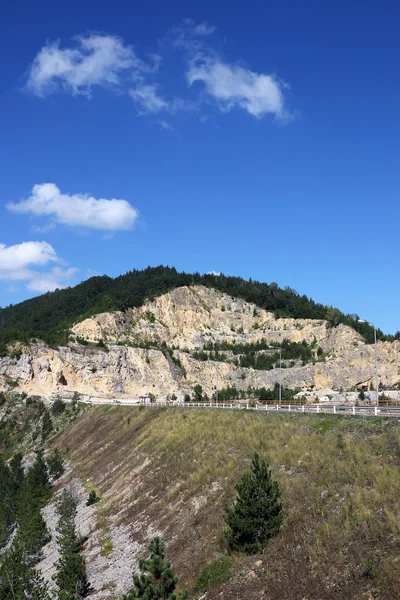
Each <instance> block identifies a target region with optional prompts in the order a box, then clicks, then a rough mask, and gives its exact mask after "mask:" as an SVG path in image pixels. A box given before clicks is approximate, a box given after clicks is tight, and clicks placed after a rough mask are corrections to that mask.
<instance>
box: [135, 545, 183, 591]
mask: <svg viewBox="0 0 400 600" xmlns="http://www.w3.org/2000/svg"><path fill="white" fill-rule="evenodd" d="M149 551H150V558H147V559H143V558H141V559H140V560H139V569H140V571H141V573H140V574H134V575H133V583H134V586H135V587H134V588H133V589H132V590H130V592H128V594H126V595H124V597H123V598H124V600H136V599H137V598H142V599H143V600H186V598H187V597H188V594H187V592H184V593H183V594H176V593H175V588H176V586H177V583H178V578H177V577H176V576H175V575H174V574H173V572H172V570H171V563H170V562H169V561H168V560H166V559H165V542H164V540H162V539H161V538H160V537H154V538H153V539H152V540H151V541H150V545H149Z"/></svg>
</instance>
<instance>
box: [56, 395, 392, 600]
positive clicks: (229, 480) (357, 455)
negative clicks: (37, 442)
mask: <svg viewBox="0 0 400 600" xmlns="http://www.w3.org/2000/svg"><path fill="white" fill-rule="evenodd" d="M128 418H130V419H131V421H130V426H129V427H127V426H126V422H127V419H128ZM99 432H102V433H103V434H106V437H107V442H108V443H107V444H105V443H104V439H105V437H104V435H99ZM56 445H57V447H59V448H60V449H63V448H67V447H68V448H69V449H70V457H69V460H70V462H71V464H72V465H76V466H77V467H78V466H79V471H77V472H78V473H82V472H83V473H84V474H85V477H88V478H90V481H92V482H93V485H94V486H98V487H100V486H101V489H102V495H103V498H104V500H102V502H105V504H104V507H105V508H106V509H107V510H108V511H109V515H110V517H116V516H117V515H118V519H119V523H120V524H121V525H127V524H129V523H132V522H135V521H138V520H139V519H143V520H145V522H150V523H152V526H153V527H154V529H155V530H158V531H160V530H161V531H163V533H164V535H165V539H166V540H167V543H168V558H169V560H171V563H172V565H173V567H174V571H175V572H176V573H177V574H179V580H180V584H181V585H182V587H187V588H188V589H189V590H193V592H191V595H190V597H191V598H196V597H199V596H200V595H201V594H200V593H197V595H196V593H195V591H194V588H195V582H196V580H197V578H198V577H199V575H200V573H201V572H202V569H203V568H204V567H205V566H206V565H208V564H209V563H212V562H213V561H214V559H215V558H216V557H217V556H218V555H219V554H221V545H220V541H219V540H220V534H221V533H222V531H223V529H224V514H225V511H224V508H225V506H233V505H234V502H235V497H236V493H235V485H236V484H237V482H238V473H239V474H241V473H243V472H247V471H249V470H250V469H251V464H250V461H249V456H253V454H254V451H257V452H258V454H259V455H260V456H261V457H268V462H269V465H270V469H271V472H272V475H273V479H274V480H278V481H279V485H280V488H281V490H282V496H281V500H282V505H283V514H284V521H283V523H282V528H281V530H280V532H279V533H278V535H276V536H274V537H272V538H271V539H270V540H269V542H268V546H267V549H266V551H265V552H264V553H263V554H262V555H261V556H260V555H255V556H245V555H242V554H234V555H233V557H232V558H233V562H232V566H231V567H230V572H229V576H228V577H227V578H226V579H225V581H224V583H210V592H209V593H208V596H209V597H210V598H219V597H220V593H221V592H223V595H222V596H221V597H224V598H261V597H262V594H263V593H264V595H265V593H267V597H268V598H270V599H271V600H293V598H310V599H311V598H324V600H325V599H326V600H341V599H342V598H352V599H354V600H365V598H368V597H374V598H382V600H384V599H392V598H397V596H398V562H397V559H398V556H399V555H400V527H399V523H400V505H399V501H398V498H399V495H400V424H399V422H398V421H397V420H385V419H358V418H355V417H340V416H335V415H292V414H280V413H279V412H278V413H277V414H275V413H273V414H272V413H271V412H268V413H267V411H259V412H256V411H254V412H253V413H249V412H247V411H227V410H213V411H205V410H201V409H198V410H197V409H191V410H187V409H178V408H170V409H166V410H164V411H161V410H159V409H157V408H152V409H146V408H143V409H142V410H140V409H139V408H136V407H119V406H115V407H111V408H110V410H109V411H108V412H107V414H103V412H102V407H93V408H89V409H88V410H87V411H86V412H85V414H84V415H83V416H82V417H81V418H80V419H79V420H78V421H76V422H75V423H74V424H73V425H72V426H71V427H70V428H69V429H68V430H66V431H65V432H64V433H63V434H62V435H61V436H60V437H58V438H57V441H56ZM137 473H140V476H139V477H138V475H137ZM139 478H140V485H138V484H137V483H138V481H139ZM239 478H240V475H239ZM128 489H129V496H128V498H127V490H128ZM143 490H145V494H143ZM149 498H151V501H149ZM260 560H262V563H263V564H262V567H257V566H256V565H257V563H258V562H259V561H260ZM250 571H252V572H253V575H254V576H253V575H252V576H250V575H249V572H250Z"/></svg>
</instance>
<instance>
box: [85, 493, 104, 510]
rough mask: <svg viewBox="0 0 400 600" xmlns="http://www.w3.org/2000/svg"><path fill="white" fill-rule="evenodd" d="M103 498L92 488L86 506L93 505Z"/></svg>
mask: <svg viewBox="0 0 400 600" xmlns="http://www.w3.org/2000/svg"><path fill="white" fill-rule="evenodd" d="M100 500H101V498H99V496H98V495H97V494H96V492H95V490H92V491H91V492H90V494H89V496H88V499H87V502H86V506H91V505H92V504H96V503H97V502H100Z"/></svg>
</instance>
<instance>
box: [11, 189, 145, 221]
mask: <svg viewBox="0 0 400 600" xmlns="http://www.w3.org/2000/svg"><path fill="white" fill-rule="evenodd" d="M6 206H7V208H8V209H9V210H11V211H13V212H15V213H30V214H32V215H35V216H49V217H51V218H52V219H53V220H54V221H55V222H57V223H61V224H63V225H70V226H72V227H88V228H90V229H101V230H105V231H118V230H124V229H131V228H132V227H133V224H134V223H135V221H136V219H137V217H138V212H137V211H136V210H135V209H134V208H133V206H131V204H129V202H127V201H126V200H116V199H114V198H113V199H111V200H107V199H105V198H99V199H96V198H94V197H93V196H89V195H86V194H71V195H70V194H62V193H61V192H60V190H59V188H58V187H57V186H56V185H55V184H54V183H43V184H40V185H35V186H33V189H32V194H31V196H30V197H29V198H28V199H27V200H21V202H18V203H12V202H11V203H9V204H7V205H6Z"/></svg>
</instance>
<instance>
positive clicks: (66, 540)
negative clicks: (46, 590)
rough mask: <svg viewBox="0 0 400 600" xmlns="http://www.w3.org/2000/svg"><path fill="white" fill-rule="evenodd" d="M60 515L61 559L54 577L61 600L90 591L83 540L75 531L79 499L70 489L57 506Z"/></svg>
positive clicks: (73, 599)
mask: <svg viewBox="0 0 400 600" xmlns="http://www.w3.org/2000/svg"><path fill="white" fill-rule="evenodd" d="M57 512H58V516H59V520H58V525H57V533H58V536H57V542H58V545H59V548H60V560H59V561H58V562H57V565H56V566H57V573H56V575H55V577H54V579H55V581H56V583H57V587H58V590H59V594H58V595H59V600H76V599H77V598H84V597H85V596H86V595H87V594H88V593H89V583H88V579H87V576H86V565H85V560H84V558H83V557H82V556H81V554H80V549H81V546H82V540H81V539H80V538H79V537H78V535H77V533H76V531H75V518H76V512H77V500H76V498H75V497H74V494H73V493H72V492H71V491H70V490H64V491H63V493H62V495H61V498H60V501H59V503H58V506H57Z"/></svg>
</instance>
